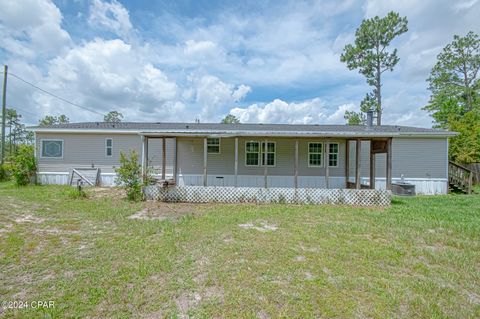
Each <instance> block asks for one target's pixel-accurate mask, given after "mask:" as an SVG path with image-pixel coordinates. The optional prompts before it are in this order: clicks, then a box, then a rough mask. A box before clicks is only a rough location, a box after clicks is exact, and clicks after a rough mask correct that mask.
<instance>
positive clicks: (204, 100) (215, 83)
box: [191, 75, 250, 121]
mask: <svg viewBox="0 0 480 319" xmlns="http://www.w3.org/2000/svg"><path fill="white" fill-rule="evenodd" d="M191 84H192V86H193V87H194V88H195V101H196V102H197V103H198V104H199V105H200V106H201V108H202V109H201V110H202V111H201V114H199V116H200V118H201V120H202V121H218V120H219V119H220V118H221V113H222V109H223V108H224V107H226V106H229V105H231V104H233V103H235V102H239V101H240V100H241V99H243V98H244V97H245V95H246V94H247V93H248V92H250V87H248V86H246V85H240V86H239V87H235V86H234V85H232V84H228V83H225V82H223V81H221V80H220V79H219V78H217V77H215V76H212V75H205V76H202V77H200V78H193V79H192V81H191Z"/></svg>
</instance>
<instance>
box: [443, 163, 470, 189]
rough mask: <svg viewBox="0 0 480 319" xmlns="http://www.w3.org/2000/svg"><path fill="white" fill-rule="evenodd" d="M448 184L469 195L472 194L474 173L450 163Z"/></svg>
mask: <svg viewBox="0 0 480 319" xmlns="http://www.w3.org/2000/svg"><path fill="white" fill-rule="evenodd" d="M448 182H449V183H450V184H453V185H454V186H455V187H457V188H459V189H461V190H462V191H464V192H465V193H467V194H471V193H472V182H473V171H472V170H470V169H468V168H466V167H464V166H462V165H460V164H457V163H455V162H452V161H449V162H448Z"/></svg>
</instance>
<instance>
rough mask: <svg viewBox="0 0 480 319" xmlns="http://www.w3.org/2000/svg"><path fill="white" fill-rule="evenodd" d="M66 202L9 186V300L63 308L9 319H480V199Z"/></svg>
mask: <svg viewBox="0 0 480 319" xmlns="http://www.w3.org/2000/svg"><path fill="white" fill-rule="evenodd" d="M67 188H68V189H71V188H70V187H68V186H64V187H61V186H29V187H23V188H20V189H19V188H18V187H15V186H14V185H13V183H1V184H0V202H1V203H2V205H0V268H1V270H2V271H1V275H0V276H1V285H0V294H1V296H2V300H17V299H19V298H20V299H22V300H23V299H26V300H37V299H39V300H43V299H46V300H53V301H54V302H55V308H51V309H42V310H39V309H32V308H29V309H21V310H20V309H19V310H9V309H8V310H5V311H3V312H2V313H1V315H2V317H3V318H186V317H190V318H256V317H260V318H316V317H321V318H355V317H356V318H478V317H479V316H480V303H479V301H480V281H479V280H478V278H479V276H480V273H479V269H478V265H480V196H473V195H472V196H467V195H464V196H453V195H448V196H435V197H433V196H432V197H417V198H394V202H393V204H392V206H391V207H390V208H386V209H373V208H358V207H344V206H328V205H326V206H308V205H302V206H295V205H247V204H242V205H188V204H168V205H164V204H162V203H152V202H127V201H122V200H118V197H112V196H115V195H113V194H105V195H106V196H104V197H97V196H98V194H99V193H100V190H99V189H95V190H93V189H92V190H87V192H88V193H89V198H88V199H85V200H69V198H68V197H67V196H65V194H64V191H65V189H67ZM111 192H114V194H116V190H115V189H112V190H111ZM120 196H121V195H120ZM134 215H135V216H136V217H137V218H132V216H134Z"/></svg>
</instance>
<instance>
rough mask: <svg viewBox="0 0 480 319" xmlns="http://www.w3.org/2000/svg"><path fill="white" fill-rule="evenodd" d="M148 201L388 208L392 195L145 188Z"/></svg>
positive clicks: (309, 190) (352, 191)
mask: <svg viewBox="0 0 480 319" xmlns="http://www.w3.org/2000/svg"><path fill="white" fill-rule="evenodd" d="M143 192H144V194H145V197H146V199H147V200H159V201H164V202H188V203H213V202H218V203H264V204H267V203H289V204H334V205H359V206H388V205H390V202H391V196H392V193H391V192H390V191H387V190H376V189H324V188H297V189H295V188H259V187H227V186H221V187H217V186H211V187H210V186H209V187H204V186H173V187H161V186H156V185H152V186H146V187H144V188H143Z"/></svg>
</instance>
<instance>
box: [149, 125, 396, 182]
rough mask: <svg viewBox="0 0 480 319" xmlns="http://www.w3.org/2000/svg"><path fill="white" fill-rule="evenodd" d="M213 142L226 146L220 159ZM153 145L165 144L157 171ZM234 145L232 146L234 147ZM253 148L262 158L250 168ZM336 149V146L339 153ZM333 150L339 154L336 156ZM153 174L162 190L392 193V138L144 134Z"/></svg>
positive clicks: (150, 168) (161, 148) (156, 155)
mask: <svg viewBox="0 0 480 319" xmlns="http://www.w3.org/2000/svg"><path fill="white" fill-rule="evenodd" d="M211 139H216V140H218V141H221V142H219V144H218V146H217V147H218V150H219V151H218V154H215V153H214V155H213V156H212V154H211V153H210V152H209V147H212V145H209V140H211ZM151 141H156V142H160V143H159V144H158V143H157V146H156V154H155V156H154V157H157V158H158V155H159V154H158V153H160V157H161V160H160V161H157V163H156V164H157V165H152V160H151V158H152V156H151V155H152V154H151V146H150V144H151ZM228 141H230V142H232V143H231V144H232V145H230V146H229V143H228ZM312 141H315V142H312ZM319 141H320V142H319ZM242 142H243V144H241V143H242ZM248 143H257V144H260V147H258V145H257V148H259V149H257V155H256V156H257V157H260V158H258V159H257V163H254V165H247V164H248V163H247V157H248V155H255V153H253V154H247V153H248V150H247V148H248ZM307 143H308V144H307ZM311 144H321V146H322V147H321V151H320V153H319V154H311V153H310V149H307V148H310V147H311ZM362 144H363V145H362ZM159 145H160V147H159ZM167 145H169V146H168V147H167ZM306 145H308V146H306ZM330 145H336V148H332V147H331V146H330ZM267 147H268V148H269V147H272V149H273V150H272V152H271V153H270V152H269V151H268V150H266V149H267ZM220 148H221V151H220ZM365 148H367V150H365ZM264 149H265V150H264ZM332 150H334V151H335V154H332V153H331V151H332ZM154 152H155V151H154ZM379 154H384V158H385V159H384V161H382V162H384V163H381V164H382V165H381V167H384V175H383V174H382V175H383V176H381V177H380V176H378V177H377V176H376V175H377V173H378V169H377V163H378V156H377V155H379ZM315 155H319V156H320V159H319V163H320V164H319V165H317V166H314V165H310V164H312V162H311V161H312V158H313V159H315V158H314V157H312V156H315ZM269 161H272V163H270V162H269ZM307 162H308V164H306V163H307ZM265 163H267V165H265ZM268 164H271V165H268ZM152 173H153V175H154V177H155V179H156V181H157V182H158V183H159V184H164V183H168V184H170V185H177V186H203V187H207V186H218V187H220V186H223V187H258V188H272V187H273V188H282V187H286V188H295V189H297V188H322V189H375V188H376V186H377V188H382V189H386V190H391V183H392V138H343V139H338V138H335V139H331V138H314V139H312V138H289V137H282V138H278V137H277V138H276V137H268V138H265V137H254V136H249V137H244V136H241V137H237V136H234V137H232V136H225V135H208V136H194V137H185V136H171V135H166V136H165V135H162V136H157V135H152V134H150V135H147V134H142V175H143V176H144V178H146V176H147V175H148V174H150V175H151V174H152ZM365 173H367V174H365ZM379 177H380V179H381V183H382V185H381V186H380V187H378V185H375V184H376V183H375V180H377V181H378V179H379Z"/></svg>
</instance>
